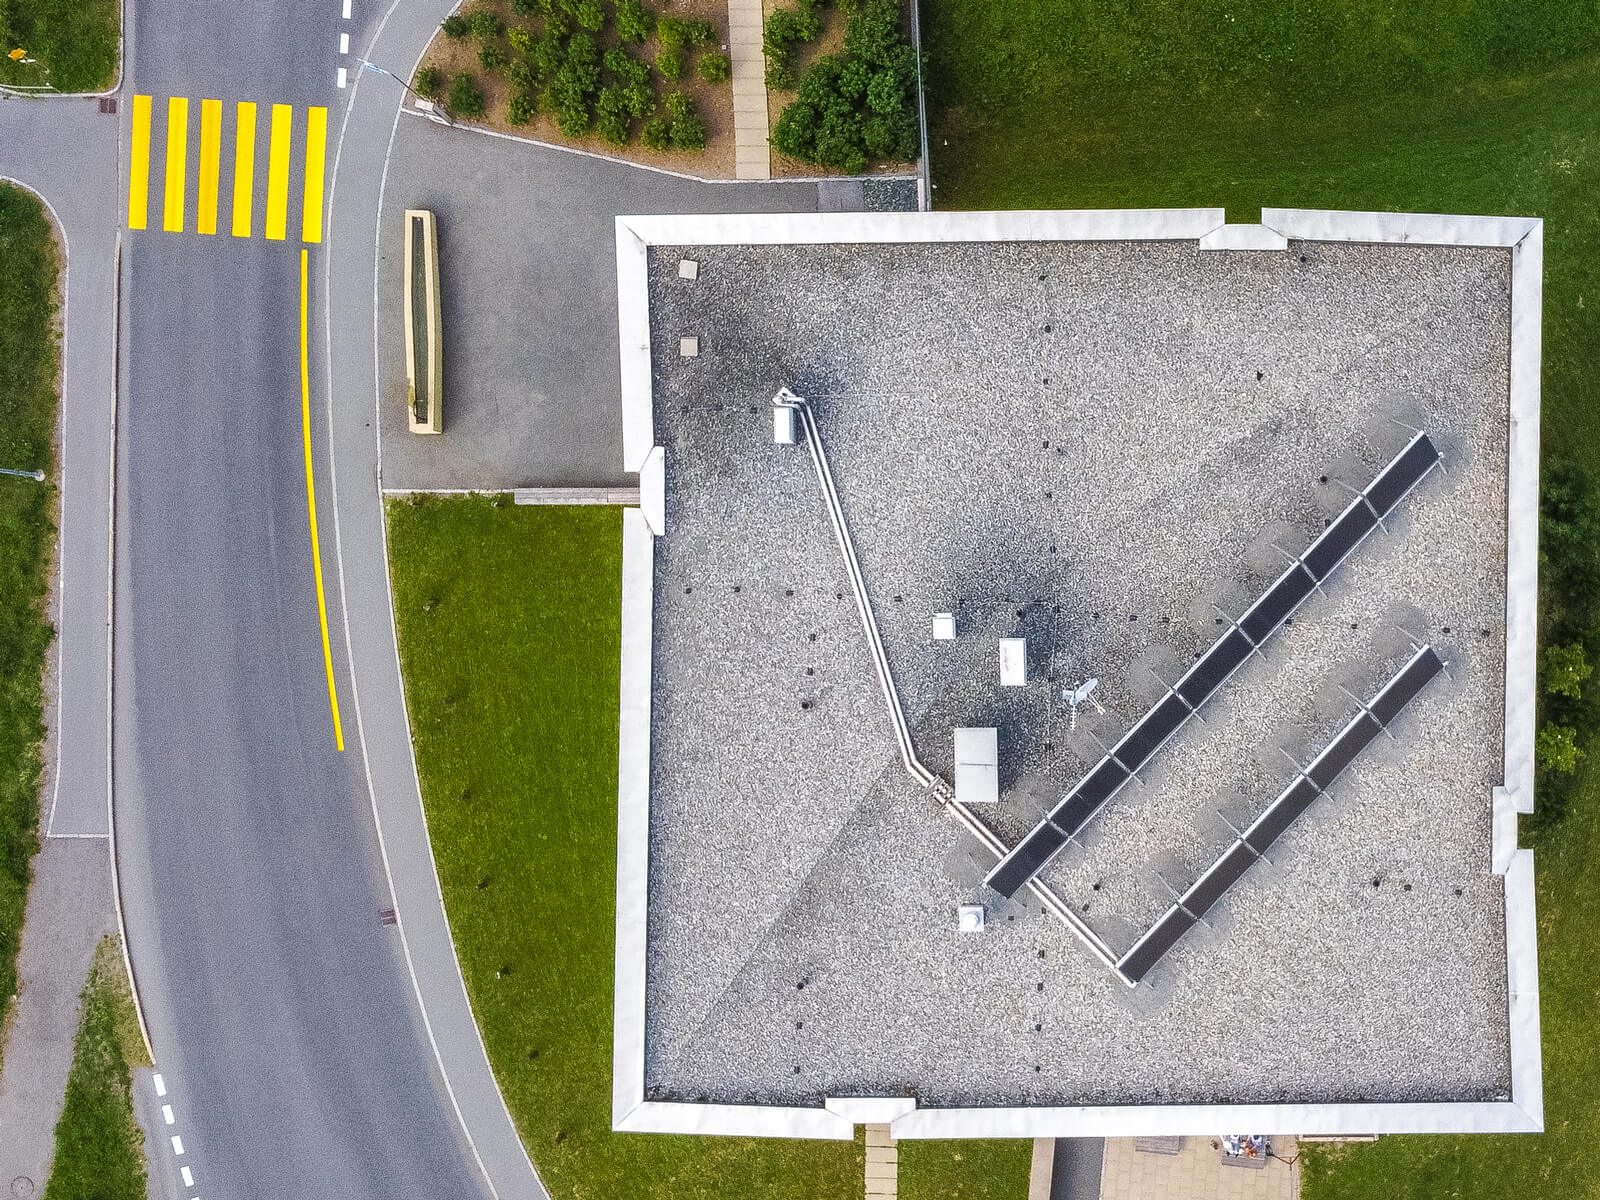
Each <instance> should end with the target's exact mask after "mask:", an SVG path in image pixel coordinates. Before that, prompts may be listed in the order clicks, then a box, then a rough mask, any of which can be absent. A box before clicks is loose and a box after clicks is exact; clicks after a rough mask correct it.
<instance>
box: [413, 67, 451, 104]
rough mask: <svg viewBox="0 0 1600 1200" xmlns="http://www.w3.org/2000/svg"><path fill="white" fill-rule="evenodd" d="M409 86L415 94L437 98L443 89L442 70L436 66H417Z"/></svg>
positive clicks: (430, 98) (431, 98)
mask: <svg viewBox="0 0 1600 1200" xmlns="http://www.w3.org/2000/svg"><path fill="white" fill-rule="evenodd" d="M411 86H412V88H413V89H414V90H415V91H416V93H417V95H419V96H426V97H427V98H428V99H429V100H437V99H438V98H439V94H440V93H441V92H443V91H444V72H443V71H441V70H439V68H438V67H418V68H417V77H416V78H415V79H413V80H412V81H411Z"/></svg>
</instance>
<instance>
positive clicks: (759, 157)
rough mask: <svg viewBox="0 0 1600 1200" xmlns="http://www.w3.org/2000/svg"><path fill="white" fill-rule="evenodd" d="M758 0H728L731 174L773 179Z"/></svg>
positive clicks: (765, 70) (743, 177)
mask: <svg viewBox="0 0 1600 1200" xmlns="http://www.w3.org/2000/svg"><path fill="white" fill-rule="evenodd" d="M761 21H762V18H761V0H728V54H729V56H730V57H731V58H732V59H733V149H734V176H735V177H736V178H738V179H770V178H772V157H771V155H770V153H769V152H768V149H767V61H766V56H765V55H763V54H762V52H761Z"/></svg>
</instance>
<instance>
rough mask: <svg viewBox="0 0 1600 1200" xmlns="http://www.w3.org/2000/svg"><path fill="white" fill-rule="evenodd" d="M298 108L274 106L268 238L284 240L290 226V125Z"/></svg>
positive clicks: (269, 181) (269, 170) (269, 166)
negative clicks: (295, 109)
mask: <svg viewBox="0 0 1600 1200" xmlns="http://www.w3.org/2000/svg"><path fill="white" fill-rule="evenodd" d="M293 120H294V108H293V106H291V105H288V104H274V105H273V106H272V145H271V148H270V149H269V150H268V153H267V238H268V240H270V241H274V242H281V241H283V239H284V236H285V235H286V234H287V233H288V229H289V126H290V123H291V122H292V121H293Z"/></svg>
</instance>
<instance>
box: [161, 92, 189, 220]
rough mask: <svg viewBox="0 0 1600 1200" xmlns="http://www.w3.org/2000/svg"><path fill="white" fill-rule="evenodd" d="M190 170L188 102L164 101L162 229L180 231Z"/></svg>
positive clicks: (177, 98) (178, 100)
mask: <svg viewBox="0 0 1600 1200" xmlns="http://www.w3.org/2000/svg"><path fill="white" fill-rule="evenodd" d="M188 167H189V101H188V99H187V98H185V97H183V96H173V97H171V98H169V99H168V100H167V195H166V201H165V203H164V204H163V205H162V209H161V228H162V229H164V230H166V231H167V232H168V233H182V232H183V183H184V175H185V174H186V173H187V171H188Z"/></svg>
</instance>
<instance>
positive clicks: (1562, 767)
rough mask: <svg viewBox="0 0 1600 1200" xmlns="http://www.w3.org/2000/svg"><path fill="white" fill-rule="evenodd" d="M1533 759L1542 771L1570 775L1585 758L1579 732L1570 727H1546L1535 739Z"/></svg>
mask: <svg viewBox="0 0 1600 1200" xmlns="http://www.w3.org/2000/svg"><path fill="white" fill-rule="evenodd" d="M1533 757H1534V761H1535V762H1537V763H1538V765H1539V769H1540V770H1541V771H1553V772H1555V773H1556V774H1558V775H1570V774H1571V773H1572V772H1573V771H1574V770H1575V769H1576V768H1577V766H1578V760H1579V759H1580V758H1582V757H1583V751H1582V750H1580V749H1578V731H1577V730H1576V729H1573V728H1572V726H1570V725H1545V726H1544V727H1543V728H1542V729H1540V730H1539V732H1538V734H1536V735H1535V737H1534V739H1533Z"/></svg>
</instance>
